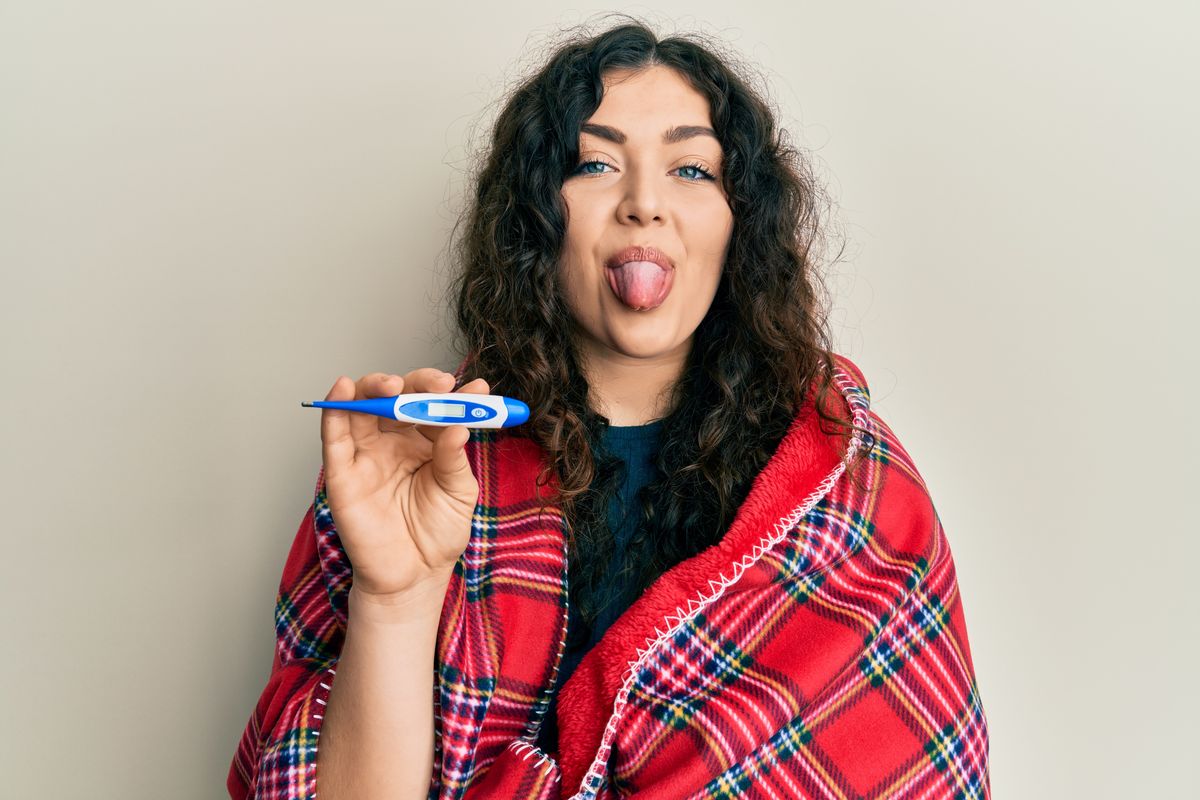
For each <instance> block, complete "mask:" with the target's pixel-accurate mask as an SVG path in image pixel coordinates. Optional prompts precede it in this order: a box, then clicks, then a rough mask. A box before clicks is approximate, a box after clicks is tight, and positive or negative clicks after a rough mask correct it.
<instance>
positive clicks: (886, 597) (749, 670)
mask: <svg viewBox="0 0 1200 800" xmlns="http://www.w3.org/2000/svg"><path fill="white" fill-rule="evenodd" d="M836 367H837V378H838V387H839V389H840V395H841V398H842V399H843V400H844V402H845V404H846V409H847V410H848V412H849V413H850V414H852V415H853V418H854V419H855V422H856V423H857V424H859V425H862V426H863V427H864V428H866V429H867V430H868V431H869V433H867V434H865V435H862V436H857V435H856V436H855V437H854V438H852V439H851V440H850V442H849V446H848V447H847V446H845V445H843V446H841V447H840V448H839V446H838V444H837V443H838V442H840V441H844V439H839V438H837V437H834V436H832V435H827V434H825V433H823V432H821V430H820V429H819V427H818V419H817V416H816V414H815V413H812V412H813V409H812V407H811V405H807V406H806V407H805V408H803V409H802V410H801V412H800V414H798V416H797V419H796V420H795V422H794V423H793V425H792V427H791V429H790V430H789V432H788V433H787V435H786V436H785V437H784V439H783V440H782V441H781V443H780V445H779V447H778V448H777V450H776V452H775V453H774V455H773V456H772V458H771V460H770V461H769V462H768V464H767V465H766V466H765V467H764V469H763V470H762V472H761V473H760V475H759V476H758V477H756V479H755V481H754V483H753V486H752V488H751V490H750V493H749V495H748V497H747V498H746V500H745V502H744V503H743V505H742V506H741V508H740V509H739V511H738V514H737V516H736V518H735V520H734V522H733V524H732V525H731V526H730V528H729V530H728V531H727V532H726V533H725V535H724V537H723V538H722V540H721V541H720V542H719V543H718V544H716V545H714V546H712V547H710V548H708V549H707V550H705V551H703V552H701V553H699V554H697V555H696V556H693V557H691V558H689V559H686V560H684V561H682V562H681V563H679V564H677V565H676V566H675V567H673V568H672V569H670V570H668V571H667V572H666V573H665V574H663V575H662V576H661V577H660V578H659V579H658V580H657V581H656V582H655V583H654V584H653V585H652V586H651V587H650V588H649V589H648V590H647V591H646V592H645V594H644V595H643V596H642V597H640V598H639V599H638V600H637V601H636V602H634V604H633V605H632V606H631V607H630V608H629V609H628V610H627V611H626V612H625V613H624V614H623V615H622V616H621V617H620V618H619V619H618V620H617V621H616V622H615V623H614V624H613V626H612V627H611V628H610V629H609V630H608V632H607V633H606V634H605V636H604V638H603V639H602V640H601V641H600V642H599V643H598V644H597V645H596V646H595V647H594V648H593V649H592V650H591V651H589V652H588V653H587V655H586V656H585V657H584V659H583V661H582V662H581V663H580V665H579V667H578V668H577V669H576V671H575V672H574V673H573V674H572V675H571V677H570V679H569V680H568V681H567V682H566V683H565V684H564V685H563V686H562V687H561V688H560V692H561V694H560V697H559V707H558V715H557V719H558V722H559V739H560V747H559V750H560V752H558V753H544V752H542V751H541V750H539V749H538V748H537V747H536V744H535V743H536V740H537V732H538V730H539V728H540V725H541V720H542V718H543V717H544V715H545V712H546V709H547V707H548V705H549V701H550V694H549V689H548V687H550V686H551V685H552V684H553V681H552V678H553V677H554V674H555V670H556V669H557V667H558V663H559V660H560V659H561V657H562V652H563V644H564V638H563V637H564V635H565V631H566V620H567V594H566V591H565V588H564V587H565V584H566V551H565V549H564V548H565V539H564V535H563V531H564V526H563V522H562V518H561V517H560V516H559V515H557V514H556V513H555V512H556V508H555V507H554V506H553V505H550V506H548V507H547V510H546V511H545V512H543V513H542V514H540V515H539V513H538V505H539V504H538V501H537V499H536V496H535V495H534V476H535V475H536V473H537V469H538V467H539V465H540V461H541V457H542V453H541V452H540V448H539V447H538V446H537V445H536V444H535V443H533V442H530V441H529V440H527V439H521V438H518V437H515V436H511V435H507V433H506V432H505V431H503V430H485V429H479V430H473V431H472V432H471V438H470V441H469V442H468V443H467V453H468V456H469V458H470V462H471V465H472V468H473V470H474V471H475V474H476V477H477V479H478V481H479V484H480V500H479V504H478V507H477V509H476V513H475V519H474V524H473V529H472V533H471V537H470V541H469V543H468V545H467V549H466V551H465V552H464V554H463V556H462V558H461V559H460V560H459V562H458V564H457V566H456V568H455V571H454V574H453V577H452V579H451V581H450V584H449V587H448V590H447V594H446V601H445V604H444V606H443V609H442V617H441V621H440V625H439V630H438V644H437V658H436V663H435V664H433V665H431V668H432V669H434V670H435V689H434V697H433V698H431V702H433V703H434V714H435V728H436V732H435V751H434V761H435V764H434V769H433V777H432V781H431V785H430V790H429V798H430V800H450V798H465V799H466V800H480V799H481V798H521V799H522V800H551V799H553V800H566V799H567V798H574V799H577V800H591V799H592V798H597V799H598V800H599V799H602V798H614V797H638V798H688V800H700V799H701V798H727V797H728V798H732V797H751V798H838V799H839V800H849V799H850V798H867V797H871V798H875V797H889V798H890V797H903V798H986V797H989V796H990V788H989V773H988V729H987V722H986V718H985V715H984V709H983V705H982V703H981V700H980V696H979V691H978V688H977V686H976V681H975V675H974V668H973V665H972V661H971V654H970V648H969V644H968V640H967V631H966V625H965V620H964V615H963V604H962V600H961V598H960V595H959V590H958V585H957V582H956V579H955V569H954V562H953V559H952V556H951V552H950V547H949V544H948V542H947V539H946V535H945V533H944V532H943V530H942V526H941V523H940V520H939V518H938V515H937V513H936V511H935V509H934V506H933V503H932V501H931V499H930V496H929V493H928V491H927V489H926V486H925V483H924V481H923V479H922V478H921V476H920V475H919V474H918V472H917V469H916V467H915V466H914V464H913V462H912V460H911V459H910V458H909V455H908V453H907V452H905V450H904V448H903V447H902V446H901V445H900V442H899V441H898V440H897V439H896V437H895V435H894V434H893V432H892V431H891V429H890V428H889V427H888V426H887V424H886V423H884V422H883V421H882V420H881V419H880V418H879V416H878V415H877V414H876V413H875V412H873V411H871V410H870V394H869V389H868V387H867V382H866V379H865V378H864V377H863V374H862V373H861V371H860V370H859V369H858V368H857V366H855V365H854V364H853V363H852V362H850V361H849V359H846V358H845V357H844V356H838V357H837V361H836ZM460 369H461V368H460ZM811 396H812V395H811V393H810V397H811ZM860 448H861V449H862V450H863V453H864V454H865V458H864V459H863V460H862V461H861V462H860V463H859V464H858V470H859V472H860V475H861V477H862V480H861V483H860V484H859V485H855V481H852V480H850V477H849V475H846V474H844V472H845V469H846V465H847V463H848V459H849V458H850V456H851V455H853V454H854V453H855V452H856V451H858V450H859V449H860ZM839 450H840V452H839ZM860 455H861V454H860ZM543 491H544V490H543ZM350 581H351V569H350V564H349V562H348V560H347V558H346V555H345V552H344V551H343V550H342V548H341V545H340V543H339V540H338V534H337V530H336V528H335V524H334V520H333V518H332V517H331V515H330V512H329V506H328V504H327V502H326V495H325V487H324V470H321V472H320V473H319V474H318V476H317V484H316V490H315V499H314V502H313V504H312V507H311V508H310V509H309V510H308V511H307V513H306V514H305V516H304V519H303V521H302V523H301V525H300V529H299V531H298V533H297V535H296V539H295V541H294V543H293V545H292V548H291V551H290V552H289V554H288V558H287V563H286V565H285V567H284V570H283V577H282V581H281V583H280V587H279V594H278V602H277V604H276V609H275V627H276V635H277V647H276V654H275V660H274V664H273V667H272V671H271V675H270V677H269V679H268V681H267V685H266V688H265V689H264V691H263V692H262V695H261V697H260V699H259V701H258V703H257V706H256V708H255V709H254V712H253V714H252V715H251V718H250V720H249V723H248V724H247V726H246V729H245V733H244V734H243V736H242V738H241V741H240V743H239V745H238V748H237V751H236V755H235V757H234V759H233V763H232V765H231V767H230V771H229V776H228V783H227V785H228V789H229V792H230V795H231V796H232V797H233V798H235V799H236V800H241V798H245V797H250V796H253V797H256V798H279V800H283V798H312V797H316V790H317V779H316V753H317V745H318V741H319V739H318V736H319V734H320V730H321V720H322V716H323V708H324V705H325V702H326V699H327V697H328V694H329V691H330V687H331V685H332V683H333V681H334V680H336V671H337V660H338V653H339V651H340V647H341V643H342V635H343V632H344V628H345V623H346V608H347V605H346V600H347V592H348V591H349V586H350Z"/></svg>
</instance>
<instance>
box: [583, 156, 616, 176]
mask: <svg viewBox="0 0 1200 800" xmlns="http://www.w3.org/2000/svg"><path fill="white" fill-rule="evenodd" d="M592 164H601V165H603V166H606V167H611V166H612V164H609V163H608V162H607V161H597V160H596V159H592V160H591V161H585V162H583V163H582V164H580V165H579V166H578V167H576V168H575V172H576V173H582V174H583V175H603V174H604V173H602V172H589V171H587V170H585V169H584V167H589V166H591V165H592Z"/></svg>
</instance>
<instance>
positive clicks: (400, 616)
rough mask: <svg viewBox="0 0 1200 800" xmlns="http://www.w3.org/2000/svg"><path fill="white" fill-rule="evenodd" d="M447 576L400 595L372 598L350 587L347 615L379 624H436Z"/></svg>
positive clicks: (444, 594)
mask: <svg viewBox="0 0 1200 800" xmlns="http://www.w3.org/2000/svg"><path fill="white" fill-rule="evenodd" d="M449 584H450V575H449V574H447V575H445V576H444V577H443V576H440V575H437V576H431V577H429V578H426V579H424V580H422V581H419V582H418V583H416V584H414V585H413V586H411V587H409V588H408V589H405V590H404V591H403V592H396V593H392V594H374V593H371V592H367V591H364V590H362V589H360V588H359V587H357V586H355V585H354V584H353V583H351V584H350V593H349V600H348V603H349V607H350V613H351V614H352V615H353V616H354V617H355V618H359V619H366V620H369V621H372V622H383V623H391V624H394V623H430V622H431V623H433V624H434V625H436V624H437V622H438V620H439V619H440V617H441V614H442V605H443V603H444V602H445V600H446V589H447V588H448V586H449Z"/></svg>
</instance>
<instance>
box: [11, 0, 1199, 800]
mask: <svg viewBox="0 0 1200 800" xmlns="http://www.w3.org/2000/svg"><path fill="white" fill-rule="evenodd" d="M614 8H617V7H606V6H592V5H587V6H573V7H570V8H564V7H563V6H561V5H560V4H558V3H552V2H511V3H503V4H492V5H484V4H480V5H477V6H473V7H464V6H460V5H455V4H449V5H447V4H432V5H430V4H425V5H417V6H412V5H408V4H401V3H398V2H393V3H384V2H362V3H346V4H340V5H338V4H329V3H314V2H310V1H309V0H291V1H290V2H286V3H285V2H276V1H271V2H256V3H232V2H215V1H213V0H210V1H209V2H203V3H200V2H192V3H155V2H134V1H133V0H115V1H114V2H110V3H103V4H96V3H82V2H49V1H48V0H39V1H38V2H32V0H26V1H25V2H19V1H18V0H7V2H3V3H2V4H0V100H2V101H3V103H2V105H0V234H2V235H0V265H2V267H3V285H2V286H3V288H2V290H0V303H2V306H0V312H2V313H0V320H2V324H3V345H2V347H3V353H4V363H3V372H2V374H3V379H4V387H3V396H4V411H3V414H2V415H0V420H2V425H3V429H2V431H0V434H2V440H3V446H2V450H0V452H2V453H3V464H2V473H0V477H2V479H3V485H4V490H5V491H4V497H5V520H4V546H3V553H4V556H3V560H4V571H3V574H4V578H3V582H2V584H0V591H2V592H3V597H2V598H0V601H2V603H0V605H2V608H3V614H4V618H3V634H4V642H3V647H4V650H3V658H2V666H0V670H2V672H0V685H2V686H3V687H4V688H3V692H4V696H3V709H4V714H3V716H4V723H3V725H2V726H0V775H3V785H4V789H3V790H0V793H3V794H4V796H6V797H13V798H23V797H34V796H36V797H46V798H82V797H89V798H94V797H103V798H218V797H223V796H225V795H224V781H225V774H226V771H227V769H228V766H229V762H230V760H231V758H232V756H233V753H234V749H235V747H236V745H237V742H238V739H239V737H240V735H241V732H242V728H243V726H244V725H245V724H246V721H247V719H248V718H249V715H250V712H251V710H252V708H253V705H254V703H255V701H256V699H257V697H258V694H259V692H260V691H261V690H262V688H263V686H264V684H265V681H266V678H267V673H268V670H269V667H270V661H271V651H272V645H273V636H274V629H273V617H272V614H273V606H274V600H275V591H276V588H277V586H278V581H279V576H280V572H281V570H282V568H283V562H284V558H285V556H286V553H287V550H288V547H289V546H290V544H291V541H292V539H293V537H294V535H295V532H296V529H297V527H298V525H299V523H300V520H301V517H302V516H303V514H304V511H305V509H306V508H307V506H308V504H309V503H310V502H311V500H312V492H313V488H314V485H315V481H316V476H317V471H318V468H319V466H320V463H321V449H320V435H319V416H320V412H319V411H315V410H313V409H305V408H301V407H300V405H299V401H301V400H316V399H320V398H322V397H324V396H325V393H326V392H327V391H328V389H329V387H330V385H331V384H332V383H333V381H334V379H335V378H336V377H337V376H338V375H339V374H345V375H349V376H351V377H352V378H354V379H358V378H359V377H361V376H362V375H364V374H366V373H368V372H373V371H377V370H379V371H389V372H398V373H404V372H407V371H409V370H411V369H414V368H416V367H418V366H426V365H432V366H437V367H440V368H443V369H451V368H453V367H454V366H456V364H457V363H458V357H457V354H455V353H453V352H452V351H451V349H450V346H449V344H448V339H447V338H446V336H445V334H446V332H447V331H448V330H449V324H450V322H449V316H448V308H446V307H444V306H442V305H440V301H441V292H442V289H443V287H444V283H445V275H446V272H447V268H448V262H447V257H448V256H447V251H446V245H447V241H448V237H449V234H450V228H451V226H452V225H453V222H454V219H455V217H456V215H457V213H458V211H459V210H460V208H461V207H462V193H463V189H464V183H465V181H464V178H465V175H466V168H467V166H468V164H469V157H470V156H471V154H472V152H473V151H472V147H473V146H474V145H475V144H477V143H479V142H481V141H483V140H484V139H485V138H486V135H487V132H488V125H489V123H490V121H491V119H492V118H493V114H494V111H495V103H496V101H497V100H498V99H499V98H500V96H501V94H502V93H503V91H504V90H506V89H507V88H509V87H510V86H511V85H512V84H513V82H515V81H516V80H517V79H519V78H520V77H521V76H523V75H524V74H525V73H526V71H527V70H528V69H530V68H532V67H534V66H536V65H538V64H540V63H541V61H542V59H543V58H544V57H545V56H546V55H548V48H549V46H550V45H551V44H553V42H554V41H556V38H555V34H556V31H558V30H559V29H560V28H566V27H569V26H571V25H574V24H575V23H578V22H582V21H586V20H594V19H597V18H596V17H595V16H594V15H595V13H596V12H598V11H604V10H613V9H614ZM620 10H625V11H627V12H629V13H632V14H635V15H637V16H639V17H641V18H643V19H645V20H646V21H648V22H650V23H651V24H652V25H653V26H654V27H655V28H656V29H657V30H658V31H659V32H660V33H662V34H666V33H670V32H673V31H681V32H682V31H692V30H696V31H700V32H702V33H707V34H711V35H713V36H716V37H718V38H719V39H721V40H722V41H723V42H725V43H726V44H727V45H728V46H729V47H730V48H732V49H733V50H734V51H736V52H737V53H739V54H740V55H741V56H742V57H743V58H744V59H745V60H746V61H748V62H749V63H750V64H751V65H752V66H753V67H754V69H756V70H757V71H758V72H759V73H760V74H761V75H762V76H763V79H764V80H765V81H766V86H767V89H768V91H769V93H770V97H771V100H772V101H773V102H774V103H775V104H776V105H777V107H778V109H779V111H780V113H781V122H782V124H783V126H784V127H785V128H786V129H787V130H788V131H789V133H790V134H791V136H792V139H793V141H794V142H795V143H797V144H800V145H802V146H804V147H806V148H808V149H809V150H810V151H811V153H812V157H813V159H814V160H815V163H816V166H817V169H818V173H819V174H820V175H821V176H822V179H823V180H824V181H825V182H826V184H827V186H828V188H829V191H830V193H831V194H832V195H833V197H834V199H835V200H836V204H837V205H836V208H835V215H834V217H833V218H832V221H831V225H833V226H836V228H837V231H838V232H840V235H841V236H842V238H843V240H844V241H845V243H846V249H845V252H844V253H843V254H842V257H841V259H840V260H838V261H837V262H836V263H834V264H832V265H830V266H829V267H828V269H827V277H826V280H827V282H828V285H829V287H830V291H831V292H832V293H833V295H834V297H835V300H836V312H835V314H834V317H833V329H834V332H835V334H836V336H837V337H838V345H839V347H838V349H839V350H840V351H841V352H843V353H845V354H846V355H848V356H849V357H851V358H852V359H853V360H855V361H856V363H858V364H859V365H860V366H861V367H862V368H863V370H864V371H865V373H866V376H867V378H868V380H869V382H870V386H871V390H872V395H873V398H874V404H875V408H876V409H877V410H878V411H879V413H880V414H881V415H882V416H883V418H884V419H885V420H886V421H888V422H889V424H890V425H892V427H893V428H894V429H895V431H896V433H897V435H898V436H899V437H900V440H901V441H902V442H903V443H904V445H905V446H906V448H907V449H908V450H909V452H910V453H911V454H912V456H913V458H914V459H915V461H916V464H917V466H918V468H919V469H920V470H921V472H922V474H923V476H924V478H925V480H926V482H927V483H928V485H929V487H930V490H931V493H932V496H933V498H934V502H935V504H936V506H937V509H938V512H939V514H940V515H941V518H942V521H943V523H944V524H945V527H946V530H947V533H948V536H949V538H950V543H951V548H952V550H953V553H954V556H955V559H956V563H957V567H958V577H959V582H960V586H961V592H962V600H963V605H964V610H965V615H966V620H967V625H968V631H969V636H970V644H971V648H972V653H973V656H974V661H975V668H976V673H977V678H978V681H979V687H980V693H981V696H982V700H983V704H984V707H985V710H986V712H987V714H988V721H989V726H990V731H991V737H992V741H991V764H992V786H993V791H994V794H995V796H996V797H998V798H1061V797H1070V798H1076V797H1088V798H1126V797H1139V798H1141V797H1167V796H1172V797H1177V796H1180V795H1181V794H1183V793H1184V792H1185V790H1186V788H1187V787H1190V788H1191V790H1192V791H1194V790H1195V783H1194V777H1193V774H1192V770H1191V769H1190V767H1189V764H1190V762H1191V759H1192V758H1193V757H1194V755H1195V751H1196V749H1197V746H1198V744H1200V741H1198V737H1197V735H1196V727H1195V721H1196V719H1198V718H1200V702H1198V696H1197V690H1196V679H1195V675H1196V664H1197V662H1198V656H1200V651H1198V648H1197V645H1196V637H1195V634H1196V630H1197V627H1196V619H1197V610H1198V609H1197V604H1196V602H1195V600H1194V597H1193V593H1192V590H1191V586H1190V585H1189V583H1190V581H1189V576H1190V575H1191V574H1192V573H1191V569H1192V567H1194V566H1195V565H1196V563H1197V557H1198V556H1200V548H1198V547H1197V544H1196V533H1197V525H1196V522H1195V514H1194V512H1193V511H1189V510H1188V508H1187V507H1186V506H1185V505H1184V502H1185V501H1187V500H1189V499H1190V498H1192V497H1193V495H1192V492H1193V491H1194V490H1195V479H1196V477H1197V469H1196V466H1197V444H1198V442H1197V431H1196V423H1195V421H1194V420H1195V418H1194V416H1193V415H1192V414H1191V408H1190V403H1191V401H1192V399H1194V397H1195V395H1196V389H1197V380H1196V366H1197V361H1196V358H1195V356H1194V354H1193V353H1192V352H1191V351H1192V346H1194V345H1195V343H1196V342H1197V341H1200V338H1198V337H1197V325H1196V323H1195V316H1196V313H1197V312H1196V307H1195V305H1196V301H1195V297H1196V289H1197V280H1196V277H1195V273H1196V270H1197V267H1198V266H1200V258H1198V257H1197V256H1198V255H1200V252H1198V250H1200V248H1198V246H1197V242H1196V220H1197V216H1198V215H1197V212H1198V211H1200V202H1198V197H1197V195H1198V194H1200V190H1198V188H1197V187H1198V185H1200V183H1198V180H1197V178H1198V170H1197V165H1198V158H1197V154H1196V147H1197V142H1198V141H1200V125H1198V113H1197V104H1196V99H1195V98H1196V97H1197V95H1198V94H1200V80H1198V76H1200V56H1198V55H1197V51H1198V48H1197V47H1196V46H1195V31H1196V29H1197V23H1200V13H1197V11H1196V6H1195V4H1192V3H1183V2H1179V3H1166V2H1144V3H1133V2H1126V3H1122V4H1117V3H1108V2H1081V1H1079V0H1072V1H1071V2H1056V3H1052V4H1045V3H1034V2H1025V1H1024V0H1021V1H1019V2H1007V3H1003V4H987V5H985V4H982V3H970V4H964V3H954V2H948V1H945V2H916V3H882V2H875V3H833V2H770V3H737V4H733V5H729V4H725V3H718V2H697V3H678V2H672V3H665V4H662V5H659V6H654V7H648V6H644V5H637V6H626V7H623V8H621V9H620ZM600 25H601V26H603V23H602V22H601V23H600ZM1179 403H1182V406H1181V405H1179Z"/></svg>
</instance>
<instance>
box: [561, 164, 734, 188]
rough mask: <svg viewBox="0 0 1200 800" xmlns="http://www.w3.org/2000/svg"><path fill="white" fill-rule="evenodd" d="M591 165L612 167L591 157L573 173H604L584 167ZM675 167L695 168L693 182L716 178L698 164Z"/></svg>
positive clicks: (682, 168) (683, 168)
mask: <svg viewBox="0 0 1200 800" xmlns="http://www.w3.org/2000/svg"><path fill="white" fill-rule="evenodd" d="M593 165H599V166H603V167H612V164H609V163H608V162H607V161H601V160H599V159H592V160H590V161H584V162H583V163H582V164H580V165H579V166H578V167H576V168H575V174H576V175H603V174H604V172H595V171H592V170H589V169H586V167H590V166H593ZM614 169H615V167H614ZM677 169H680V170H685V169H690V170H695V171H696V172H697V173H699V174H698V175H697V176H696V177H694V178H690V179H689V180H690V181H692V182H694V183H695V182H699V181H715V180H716V178H715V177H714V176H713V174H712V173H711V172H709V171H708V170H706V169H705V168H704V167H703V166H702V165H700V164H685V165H683V166H682V167H678V168H677Z"/></svg>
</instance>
